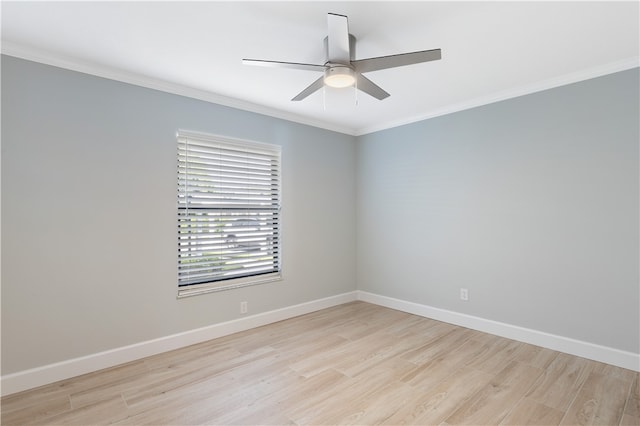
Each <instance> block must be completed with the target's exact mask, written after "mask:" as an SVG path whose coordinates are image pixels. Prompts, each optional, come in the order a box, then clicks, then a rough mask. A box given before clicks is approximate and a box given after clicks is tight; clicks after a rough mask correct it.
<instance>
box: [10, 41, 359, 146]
mask: <svg viewBox="0 0 640 426" xmlns="http://www.w3.org/2000/svg"><path fill="white" fill-rule="evenodd" d="M2 54H3V55H7V56H13V57H16V58H20V59H25V60H27V61H33V62H38V63H41V64H45V65H51V66H54V67H58V68H64V69H67V70H71V71H76V72H81V73H84V74H90V75H94V76H97V77H102V78H107V79H109V80H115V81H119V82H122V83H128V84H133V85H136V86H141V87H146V88H148V89H154V90H159V91H161V92H166V93H171V94H174V95H180V96H185V97H188V98H193V99H198V100H201V101H205V102H210V103H214V104H217V105H222V106H226V107H230V108H235V109H239V110H243V111H248V112H253V113H256V114H261V115H266V116H269V117H274V118H279V119H281V120H287V121H292V122H295V123H299V124H304V125H307V126H312V127H318V128H321V129H326V130H331V131H334V132H338V133H343V134H347V135H351V136H355V130H354V129H352V128H347V127H343V126H338V125H336V124H333V123H328V122H325V121H321V120H314V119H312V118H309V117H305V116H302V115H297V114H292V113H290V112H286V111H282V110H279V109H275V108H270V107H267V106H264V105H258V104H255V103H252V102H248V101H243V100H240V99H236V98H231V97H228V96H223V95H219V94H216V93H213V92H209V91H206V90H201V89H196V88H193V87H189V86H185V85H181V84H176V83H170V82H167V81H164V80H160V79H156V78H153V77H148V76H145V75H142V74H136V73H132V72H129V71H124V70H121V69H117V68H112V67H108V66H105V65H101V64H97V63H91V62H88V61H83V60H80V59H78V58H73V57H68V56H62V55H58V54H54V53H51V52H47V51H44V50H41V49H37V48H33V47H27V46H24V45H20V44H17V43H12V42H9V41H4V40H3V41H2Z"/></svg>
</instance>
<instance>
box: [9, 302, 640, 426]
mask: <svg viewBox="0 0 640 426" xmlns="http://www.w3.org/2000/svg"><path fill="white" fill-rule="evenodd" d="M638 381H639V374H638V373H637V372H633V371H630V370H625V369H622V368H618V367H613V366H610V365H606V364H602V363H598V362H594V361H589V360H586V359H582V358H578V357H575V356H571V355H567V354H563V353H559V352H555V351H552V350H549V349H543V348H540V347H536V346H532V345H528V344H525V343H519V342H516V341H513V340H508V339H504V338H500V337H496V336H492V335H489V334H485V333H481V332H477V331H473V330H469V329H465V328H461V327H456V326H453V325H449V324H446V323H442V322H438V321H433V320H429V319H425V318H422V317H418V316H415V315H410V314H406V313H403V312H399V311H395V310H391V309H387V308H383V307H379V306H375V305H371V304H367V303H363V302H354V303H349V304H346V305H341V306H337V307H334V308H330V309H325V310H323V311H319V312H315V313H312V314H308V315H304V316H301V317H297V318H293V319H290V320H287V321H282V322H279V323H276V324H271V325H268V326H264V327H260V328H256V329H253V330H249V331H246V332H242V333H238V334H234V335H231V336H227V337H224V338H220V339H216V340H212V341H209V342H206V343H202V344H199V345H194V346H191V347H188V348H183V349H179V350H176V351H172V352H168V353H165V354H161V355H157V356H153V357H150V358H146V359H143V360H140V361H135V362H131V363H128V364H125V365H122V366H118V367H114V368H111V369H108V370H103V371H100V372H96V373H91V374H87V375H84V376H80V377H76V378H73V379H69V380H65V381H61V382H58V383H54V384H51V385H47V386H43V387H40V388H38V389H34V390H30V391H26V392H22V393H19V394H14V395H9V396H7V397H5V398H3V399H2V424H3V425H10V424H19V425H23V424H82V425H85V424H105V423H116V424H174V425H186V424H394V425H395V424H433V425H454V424H474V425H480V424H505V425H506V424H536V425H542V424H545V425H546V424H549V425H551V424H554V425H556V424H563V425H567V424H571V425H573V424H601V425H618V424H620V425H640V383H638Z"/></svg>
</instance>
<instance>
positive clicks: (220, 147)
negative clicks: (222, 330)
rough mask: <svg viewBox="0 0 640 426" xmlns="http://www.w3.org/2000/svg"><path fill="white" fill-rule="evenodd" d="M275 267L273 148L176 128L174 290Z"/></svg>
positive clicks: (270, 275)
mask: <svg viewBox="0 0 640 426" xmlns="http://www.w3.org/2000/svg"><path fill="white" fill-rule="evenodd" d="M280 271H281V249H280V147H279V146H276V145H267V144H262V143H256V142H248V141H240V140H234V139H228V138H223V137H219V136H213V135H207V134H201V133H193V132H186V131H182V130H181V131H179V132H178V297H184V296H191V295H195V294H200V293H207V292H210V291H216V290H222V289H228V288H235V287H241V286H246V285H252V284H259V283H263V282H268V281H273V280H277V279H280Z"/></svg>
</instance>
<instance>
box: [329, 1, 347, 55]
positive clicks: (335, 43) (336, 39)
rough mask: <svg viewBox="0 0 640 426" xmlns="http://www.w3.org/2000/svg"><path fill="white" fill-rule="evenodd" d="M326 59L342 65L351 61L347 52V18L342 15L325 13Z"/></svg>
mask: <svg viewBox="0 0 640 426" xmlns="http://www.w3.org/2000/svg"><path fill="white" fill-rule="evenodd" d="M327 24H328V27H329V34H328V35H327V61H328V62H332V63H338V64H343V65H349V62H351V53H350V52H349V20H348V18H347V17H346V16H344V15H338V14H335V13H329V14H327Z"/></svg>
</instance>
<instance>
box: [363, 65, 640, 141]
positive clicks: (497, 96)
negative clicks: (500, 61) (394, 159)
mask: <svg viewBox="0 0 640 426" xmlns="http://www.w3.org/2000/svg"><path fill="white" fill-rule="evenodd" d="M639 66H640V57H639V56H634V57H632V58H627V59H623V60H621V61H616V62H611V63H608V64H605V65H600V66H597V67H593V68H587V69H584V70H581V71H577V72H572V73H569V74H565V75H561V76H558V77H554V78H550V79H547V80H542V81H538V82H535V83H532V84H527V85H524V86H519V87H514V88H512V89H509V90H503V91H500V92H495V93H492V94H490V95H487V96H482V97H479V98H475V99H471V100H469V101H467V102H461V103H459V104H455V105H449V106H446V107H444V108H440V109H437V110H433V111H428V112H426V113H424V114H420V115H415V116H413V117H411V118H408V119H404V120H396V121H393V122H386V123H383V124H381V125H378V126H371V127H364V128H361V129H358V130H356V132H355V136H362V135H366V134H369V133H374V132H379V131H381V130H387V129H391V128H394V127H399V126H404V125H406V124H412V123H417V122H419V121H423V120H428V119H430V118H435V117H440V116H442V115H447V114H452V113H454V112H459V111H464V110H466V109H471V108H476V107H479V106H483V105H488V104H492V103H495V102H500V101H504V100H507V99H511V98H517V97H520V96H524V95H529V94H531V93H536V92H541V91H543V90H548V89H553V88H555V87H560V86H566V85H568V84H572V83H578V82H580V81H584V80H589V79H591V78H596V77H601V76H604V75H607V74H613V73H616V72H620V71H626V70H629V69H632V68H638V67H639Z"/></svg>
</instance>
